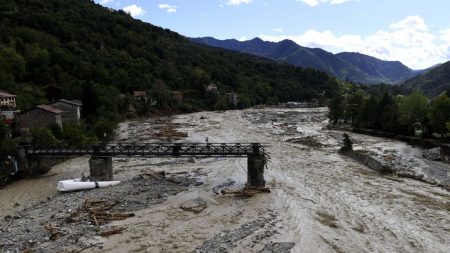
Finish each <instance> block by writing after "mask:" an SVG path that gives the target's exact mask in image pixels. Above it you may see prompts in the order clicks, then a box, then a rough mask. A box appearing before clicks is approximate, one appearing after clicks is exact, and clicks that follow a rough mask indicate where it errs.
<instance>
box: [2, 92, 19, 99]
mask: <svg viewBox="0 0 450 253" xmlns="http://www.w3.org/2000/svg"><path fill="white" fill-rule="evenodd" d="M0 97H2V98H14V97H16V95H13V94H11V93H8V92H6V91H2V90H0Z"/></svg>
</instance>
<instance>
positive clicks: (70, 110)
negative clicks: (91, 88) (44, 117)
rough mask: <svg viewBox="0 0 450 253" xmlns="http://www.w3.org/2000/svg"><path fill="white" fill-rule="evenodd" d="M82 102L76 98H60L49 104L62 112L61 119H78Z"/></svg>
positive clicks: (64, 120)
mask: <svg viewBox="0 0 450 253" xmlns="http://www.w3.org/2000/svg"><path fill="white" fill-rule="evenodd" d="M82 105H83V103H81V101H78V100H65V99H60V100H58V101H56V102H55V103H52V104H51V105H50V106H52V107H53V108H55V109H57V110H59V111H61V112H62V114H61V117H62V121H63V122H66V121H78V120H80V119H81V107H82Z"/></svg>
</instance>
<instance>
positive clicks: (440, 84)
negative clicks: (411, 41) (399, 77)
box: [402, 61, 450, 97]
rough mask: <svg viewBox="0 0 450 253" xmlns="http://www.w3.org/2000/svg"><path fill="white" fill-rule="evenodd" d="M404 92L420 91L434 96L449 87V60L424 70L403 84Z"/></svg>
mask: <svg viewBox="0 0 450 253" xmlns="http://www.w3.org/2000/svg"><path fill="white" fill-rule="evenodd" d="M402 86H403V89H404V90H405V92H407V93H409V92H413V91H416V90H420V91H422V92H423V93H424V94H426V95H428V96H430V97H435V96H437V95H439V94H440V93H442V92H443V91H447V90H449V89H450V61H448V62H446V63H444V64H440V65H437V66H435V67H432V68H431V69H428V70H425V71H424V72H423V73H422V74H421V75H419V76H416V77H414V78H412V79H410V80H408V81H406V82H405V83H404V84H403V85H402Z"/></svg>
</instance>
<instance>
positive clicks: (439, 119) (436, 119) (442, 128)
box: [430, 92, 450, 136]
mask: <svg viewBox="0 0 450 253" xmlns="http://www.w3.org/2000/svg"><path fill="white" fill-rule="evenodd" d="M449 121H450V98H449V97H448V96H447V94H446V93H445V92H444V93H442V94H441V95H439V96H438V97H436V98H435V99H434V101H433V103H432V105H431V117H430V123H431V126H432V128H433V130H434V131H435V132H437V133H439V134H441V136H445V135H447V132H448V130H449V129H448V128H447V122H449Z"/></svg>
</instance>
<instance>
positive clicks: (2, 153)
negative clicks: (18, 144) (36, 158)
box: [0, 120, 16, 161]
mask: <svg viewBox="0 0 450 253" xmlns="http://www.w3.org/2000/svg"><path fill="white" fill-rule="evenodd" d="M8 135H9V133H8V131H7V128H6V127H5V125H4V124H3V121H1V120H0V161H1V160H3V159H5V158H6V157H7V156H14V154H15V153H16V150H15V145H14V143H13V142H11V140H10V138H9V136H8Z"/></svg>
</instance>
